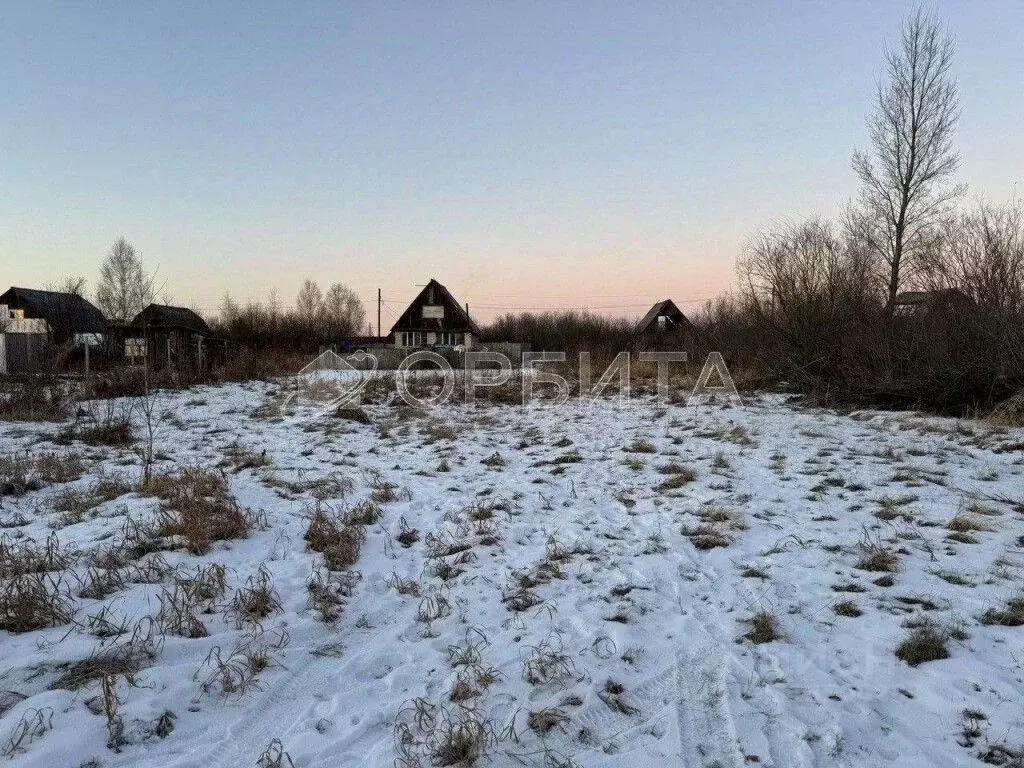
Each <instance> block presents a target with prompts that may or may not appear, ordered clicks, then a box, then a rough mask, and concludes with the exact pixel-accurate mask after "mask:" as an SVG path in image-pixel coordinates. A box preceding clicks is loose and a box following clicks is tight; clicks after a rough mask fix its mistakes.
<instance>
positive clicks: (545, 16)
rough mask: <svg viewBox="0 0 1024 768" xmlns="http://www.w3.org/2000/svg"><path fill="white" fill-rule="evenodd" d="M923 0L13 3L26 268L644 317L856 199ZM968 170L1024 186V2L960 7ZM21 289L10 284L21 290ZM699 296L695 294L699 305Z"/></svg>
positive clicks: (5, 139)
mask: <svg viewBox="0 0 1024 768" xmlns="http://www.w3.org/2000/svg"><path fill="white" fill-rule="evenodd" d="M912 7H913V5H912V3H910V2H897V1H895V0H884V1H883V0H878V1H876V2H867V1H858V2H810V1H806V0H805V1H803V2H764V1H763V0H750V2H742V3H740V2H681V1H680V0H676V1H675V2H664V3H655V2H626V3H610V2H580V3H567V2H553V1H552V0H544V1H542V2H527V1H525V0H516V2H507V3H501V4H499V3H496V2H472V3H471V2H461V3H428V2H425V1H424V2H405V3H342V2H305V3H300V2H295V3H284V2H282V3H264V2H245V3H227V2H195V3H179V2H145V1H141V0H140V1H132V2H121V3H112V2H88V3H82V2H66V3H51V2H44V1H40V2H12V1H11V0H6V1H5V2H0V19H2V21H0V268H2V272H0V282H2V283H3V286H4V287H6V286H7V285H25V286H42V285H45V284H47V283H50V282H53V281H55V280H57V279H59V278H60V277H62V276H64V275H67V274H82V275H85V276H86V277H88V278H89V280H90V289H92V287H93V286H94V284H95V276H96V274H97V271H98V266H99V263H100V261H101V260H102V258H103V256H104V255H105V254H106V252H107V251H108V250H109V248H110V246H111V244H112V243H113V241H114V240H115V239H116V238H117V237H119V236H121V235H124V236H125V237H127V238H128V239H129V240H130V241H131V242H132V243H133V244H134V245H135V246H136V248H137V249H138V250H139V251H140V252H141V254H142V256H143V258H144V260H145V262H146V263H147V265H148V266H149V267H150V268H158V269H159V274H160V276H161V280H163V281H165V284H166V291H167V292H168V293H169V294H170V295H171V296H172V297H173V298H174V299H175V301H177V302H179V303H183V304H190V305H194V306H197V307H200V308H202V309H204V310H206V311H214V310H216V308H217V306H218V305H219V304H220V299H221V297H222V296H223V295H224V293H225V291H230V292H231V294H232V296H234V297H235V298H238V299H246V298H250V297H260V298H263V297H266V296H267V294H268V293H269V292H270V291H271V290H276V291H277V292H278V294H279V296H280V298H281V300H282V301H283V302H284V303H288V304H290V303H291V302H292V301H293V300H294V296H295V294H296V292H297V290H298V288H299V285H300V283H301V282H302V280H303V279H304V278H306V277H311V278H313V279H316V280H318V281H319V282H320V283H321V284H322V285H326V284H328V283H331V282H334V281H342V282H345V283H347V284H349V285H351V286H352V287H353V288H354V289H355V290H356V291H357V292H358V293H359V294H360V295H361V296H362V297H363V299H364V300H365V301H366V303H367V305H368V309H369V310H370V314H371V315H372V314H374V313H375V310H374V304H375V299H376V289H377V287H378V286H379V287H381V288H383V290H384V295H385V298H387V299H389V300H390V301H391V302H393V303H389V304H387V305H386V306H385V326H387V325H388V321H389V320H390V319H392V318H393V317H394V316H395V314H396V312H397V310H399V309H400V308H401V306H404V304H406V303H407V302H408V301H409V300H410V299H411V298H412V296H413V295H414V294H415V292H416V290H417V288H416V284H421V283H424V282H426V280H427V279H428V278H429V277H436V278H437V279H439V280H440V281H441V282H443V283H445V284H446V285H447V286H448V287H449V288H450V289H452V291H453V292H454V293H455V295H456V296H457V297H459V298H460V299H462V300H464V301H468V302H469V304H470V305H471V309H472V310H473V313H474V315H476V316H477V317H479V318H481V319H489V318H490V317H492V316H493V315H494V314H496V313H498V312H500V311H501V310H502V309H517V308H521V307H530V308H534V307H546V306H550V307H555V306H591V307H593V308H596V309H598V310H599V311H604V312H610V313H619V314H640V313H641V312H642V311H643V310H644V309H646V307H647V306H649V305H650V304H651V303H653V302H654V300H656V299H660V298H664V297H666V296H671V297H674V298H675V299H676V300H677V301H680V302H698V301H701V300H703V299H706V298H707V297H709V296H712V295H714V294H715V293H718V292H720V291H722V290H724V289H726V288H727V287H728V285H729V284H730V282H731V281H732V279H733V271H734V263H735V258H736V255H737V253H738V252H739V249H740V247H741V246H742V244H743V242H744V241H745V240H746V239H747V238H748V237H750V236H751V235H752V234H753V233H755V232H756V231H757V230H758V229H759V228H762V227H764V226H766V225H769V224H771V223H773V222H778V221H780V220H790V219H794V218H797V217H801V216H803V215H806V214H826V215H827V214H831V213H834V212H835V211H836V210H838V208H839V207H840V206H841V205H842V204H843V202H844V201H846V200H847V199H849V198H850V197H851V196H853V195H854V194H855V192H856V182H855V179H854V177H853V174H852V172H851V170H850V164H849V159H850V154H851V152H852V150H853V149H854V148H856V147H858V146H863V145H864V144H865V142H866V130H865V127H864V126H865V123H864V120H865V116H866V114H867V112H868V110H869V108H870V104H871V98H872V93H873V90H874V86H875V82H876V78H877V77H878V75H879V73H880V72H881V69H882V63H883V58H882V49H883V45H884V44H885V43H886V42H887V41H892V40H894V35H895V31H896V29H897V27H898V25H899V22H900V20H901V19H902V17H903V16H904V15H905V14H906V13H908V12H909V11H910V10H911V9H912ZM928 7H935V8H937V10H938V11H939V13H940V15H941V16H942V17H943V18H944V19H945V20H946V22H947V23H948V24H949V26H950V28H951V30H952V31H953V33H954V35H955V37H956V40H957V47H958V56H957V60H956V74H957V77H958V79H959V81H960V86H961V96H962V104H963V118H962V120H961V124H960V130H959V134H958V136H959V146H960V149H961V153H962V156H963V170H962V174H961V177H962V180H963V181H966V182H967V183H968V184H969V186H970V190H971V195H972V196H985V197H987V198H990V199H993V200H1009V199H1010V198H1012V197H1014V196H1015V195H1019V193H1020V192H1019V190H1018V187H1017V185H1018V184H1019V183H1020V182H1021V181H1022V177H1024V40H1022V37H1021V31H1022V30H1024V3H1022V2H1020V0H1005V1H991V2H978V1H977V0H974V1H970V0H968V1H962V2H951V1H946V2H939V3H937V4H935V5H934V6H928ZM0 290H2V288H0ZM695 306H696V304H695V303H688V304H687V305H685V306H684V310H685V309H687V308H695Z"/></svg>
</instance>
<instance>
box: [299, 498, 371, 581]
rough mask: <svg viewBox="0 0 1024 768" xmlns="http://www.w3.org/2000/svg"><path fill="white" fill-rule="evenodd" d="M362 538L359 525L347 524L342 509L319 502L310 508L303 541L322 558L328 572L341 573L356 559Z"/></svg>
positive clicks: (357, 558)
mask: <svg viewBox="0 0 1024 768" xmlns="http://www.w3.org/2000/svg"><path fill="white" fill-rule="evenodd" d="M365 536H366V533H365V530H364V528H363V526H362V525H350V524H349V523H348V522H346V516H345V510H336V509H333V508H332V507H330V506H329V505H326V504H322V503H319V502H318V503H317V504H316V505H315V506H314V508H313V515H312V517H311V518H310V521H309V527H308V528H307V529H306V534H305V539H306V543H307V544H308V545H309V548H310V549H311V550H313V551H314V552H319V553H320V554H322V555H323V556H324V562H325V564H326V565H327V568H328V569H329V570H332V571H342V570H345V569H347V568H351V567H352V566H353V565H355V564H356V561H358V560H359V550H360V548H361V547H362V544H363V540H364V538H365Z"/></svg>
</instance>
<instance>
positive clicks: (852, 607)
mask: <svg viewBox="0 0 1024 768" xmlns="http://www.w3.org/2000/svg"><path fill="white" fill-rule="evenodd" d="M832 610H833V611H835V612H836V615H838V616H848V617H850V618H856V617H857V616H860V615H862V614H863V613H864V611H862V610H861V609H860V608H859V607H858V606H857V604H856V603H855V602H853V600H843V601H841V602H838V603H836V604H835V605H833V606H832Z"/></svg>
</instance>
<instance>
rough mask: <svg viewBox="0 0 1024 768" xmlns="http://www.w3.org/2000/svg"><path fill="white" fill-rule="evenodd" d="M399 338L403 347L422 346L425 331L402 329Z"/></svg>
mask: <svg viewBox="0 0 1024 768" xmlns="http://www.w3.org/2000/svg"><path fill="white" fill-rule="evenodd" d="M398 340H399V342H400V343H401V345H402V346H403V347H422V346H423V333H422V332H421V331H402V332H401V333H399V334H398Z"/></svg>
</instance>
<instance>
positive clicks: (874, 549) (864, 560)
mask: <svg viewBox="0 0 1024 768" xmlns="http://www.w3.org/2000/svg"><path fill="white" fill-rule="evenodd" d="M860 549H861V557H860V560H858V561H857V567H858V568H860V569H861V570H862V571H874V572H879V571H880V572H885V573H896V572H897V571H899V569H900V559H899V556H898V555H897V554H896V553H895V552H893V551H892V550H891V549H889V548H888V547H886V546H884V545H883V544H882V543H881V542H880V541H878V540H876V539H874V538H872V537H871V535H870V534H868V533H867V531H865V533H864V537H863V538H862V539H861V541H860Z"/></svg>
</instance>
